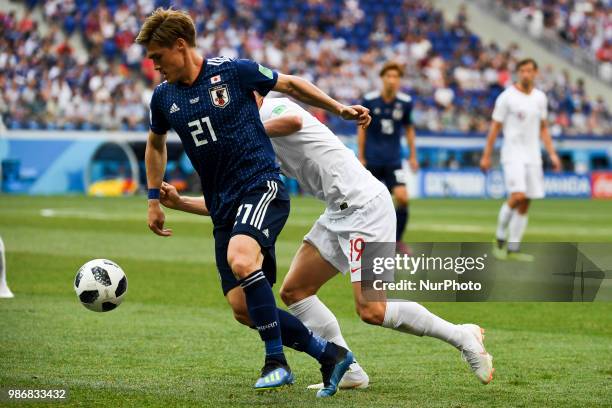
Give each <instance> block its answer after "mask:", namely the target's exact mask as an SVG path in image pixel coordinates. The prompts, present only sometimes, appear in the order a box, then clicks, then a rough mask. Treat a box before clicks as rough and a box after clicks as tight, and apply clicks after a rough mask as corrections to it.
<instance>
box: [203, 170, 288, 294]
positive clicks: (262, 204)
mask: <svg viewBox="0 0 612 408" xmlns="http://www.w3.org/2000/svg"><path fill="white" fill-rule="evenodd" d="M289 207H290V205H289V195H288V194H287V191H286V190H285V186H284V185H283V183H282V182H281V181H278V180H268V181H266V182H265V183H263V184H262V185H261V186H259V187H257V188H255V189H253V190H251V191H249V192H248V193H247V194H245V195H244V197H242V199H241V200H240V205H239V207H238V209H237V211H236V217H235V222H234V224H224V225H216V226H215V228H214V230H213V235H214V237H215V255H216V259H217V270H218V271H219V278H220V279H221V288H222V289H223V295H224V296H225V295H227V292H229V291H230V290H232V289H233V288H235V287H236V286H238V280H237V279H236V277H234V274H233V273H232V269H231V268H230V266H229V264H228V263H227V247H228V245H229V241H230V239H231V238H232V237H233V236H234V235H239V234H241V235H248V236H250V237H252V238H254V239H255V240H256V241H257V242H258V243H259V246H260V247H261V251H262V253H263V255H264V260H263V266H262V270H263V272H264V274H265V275H266V278H268V281H269V282H270V285H273V284H274V283H275V282H276V255H275V253H274V244H275V243H276V237H277V236H278V234H280V232H281V230H282V229H283V226H284V225H285V222H286V221H287V218H288V217H289ZM253 272H254V271H253Z"/></svg>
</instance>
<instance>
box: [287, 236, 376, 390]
mask: <svg viewBox="0 0 612 408" xmlns="http://www.w3.org/2000/svg"><path fill="white" fill-rule="evenodd" d="M337 274H338V270H336V269H335V268H334V267H333V266H332V265H331V264H330V263H329V262H327V261H326V260H324V259H323V258H322V257H321V255H320V253H319V251H318V250H317V249H316V248H315V247H314V246H313V245H311V244H310V243H308V242H304V243H302V245H301V246H300V248H299V249H298V251H297V253H296V255H295V257H294V258H293V261H292V262H291V267H290V268H289V273H288V274H287V276H286V277H285V280H284V281H283V284H282V287H281V290H280V296H281V299H282V300H283V302H284V303H285V304H286V305H287V307H289V310H290V311H291V313H292V314H293V315H294V316H296V317H297V318H298V319H300V320H301V321H302V323H304V325H306V327H308V328H309V329H310V330H312V331H313V332H314V333H316V334H318V335H319V336H321V337H323V338H324V339H325V340H328V341H331V342H333V343H335V344H338V345H339V346H342V347H344V348H346V349H349V347H348V345H347V344H346V341H345V340H344V337H342V333H341V331H340V325H339V324H338V320H337V319H336V316H334V314H333V313H332V312H331V310H329V309H328V308H327V306H325V304H324V303H323V302H321V300H320V299H319V298H318V297H317V295H316V294H317V292H318V291H319V289H320V288H321V286H323V285H324V284H325V283H326V282H327V281H329V280H330V279H331V278H333V277H334V276H336V275H337ZM368 384H369V378H368V375H367V374H366V373H365V371H364V370H363V369H362V368H361V366H359V364H358V363H357V362H355V363H353V364H351V366H350V369H349V371H347V372H346V374H345V375H344V376H343V377H342V381H340V384H339V386H340V388H365V387H367V386H368ZM322 386H323V384H315V385H312V386H309V388H315V389H316V388H322Z"/></svg>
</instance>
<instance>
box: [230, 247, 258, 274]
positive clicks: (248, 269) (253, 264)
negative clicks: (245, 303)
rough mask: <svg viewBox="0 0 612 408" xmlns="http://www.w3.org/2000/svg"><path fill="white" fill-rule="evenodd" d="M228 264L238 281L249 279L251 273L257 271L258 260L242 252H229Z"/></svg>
mask: <svg viewBox="0 0 612 408" xmlns="http://www.w3.org/2000/svg"><path fill="white" fill-rule="evenodd" d="M227 263H228V264H229V266H230V268H232V272H233V273H234V276H235V277H236V278H238V279H241V278H245V277H247V276H248V275H249V274H250V273H252V272H254V271H255V270H257V260H256V259H254V257H252V256H250V254H246V253H244V252H241V251H239V250H238V251H231V252H230V251H228V254H227Z"/></svg>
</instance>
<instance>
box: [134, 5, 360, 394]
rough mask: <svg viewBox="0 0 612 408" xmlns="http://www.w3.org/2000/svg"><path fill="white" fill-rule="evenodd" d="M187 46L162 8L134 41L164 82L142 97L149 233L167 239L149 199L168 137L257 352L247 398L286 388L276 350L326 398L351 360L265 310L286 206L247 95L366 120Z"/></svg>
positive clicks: (248, 64)
mask: <svg viewBox="0 0 612 408" xmlns="http://www.w3.org/2000/svg"><path fill="white" fill-rule="evenodd" d="M195 38H196V33H195V25H194V23H193V20H192V19H191V17H190V16H189V14H187V13H185V12H181V11H176V10H172V9H163V8H159V9H157V10H156V11H155V12H153V14H152V15H151V16H149V17H147V19H146V20H145V22H144V24H143V26H142V27H141V30H140V33H139V34H138V37H137V38H136V42H137V43H139V44H142V45H144V46H145V47H146V49H147V56H148V57H149V58H151V59H152V60H153V62H154V64H155V69H156V70H158V71H160V72H161V73H162V74H163V76H164V77H165V79H166V81H164V82H163V83H162V84H160V85H159V86H157V87H156V88H155V91H154V92H153V95H152V97H151V106H150V110H151V125H150V132H149V137H148V141H147V148H146V152H145V164H146V169H147V184H148V188H149V209H148V224H149V228H150V229H151V230H152V231H153V232H154V233H156V234H158V235H160V236H165V237H167V236H170V235H171V234H172V231H171V230H169V229H166V228H164V221H165V215H164V212H163V210H162V209H161V206H160V201H159V199H160V188H161V186H162V180H163V175H164V172H165V166H166V143H165V142H166V133H167V132H168V131H169V130H170V129H174V131H175V132H176V133H177V134H178V136H179V137H180V139H181V142H182V144H183V147H184V149H185V152H186V154H187V156H188V157H189V159H190V161H191V163H192V165H193V167H194V168H195V169H196V171H197V173H198V175H199V176H200V180H201V182H202V190H203V192H204V197H205V200H206V203H207V211H208V212H209V213H210V216H211V218H212V220H213V224H214V230H213V234H214V237H215V252H216V262H217V269H218V272H219V276H220V279H221V286H222V289H223V294H224V295H225V296H226V299H227V301H228V303H229V304H230V306H231V307H232V309H233V311H234V316H235V318H236V319H237V320H238V321H240V322H241V323H243V324H245V325H248V326H251V327H253V328H256V329H257V331H258V332H259V335H260V337H261V339H262V341H263V342H264V345H265V363H264V367H263V369H262V373H261V377H260V378H259V379H258V380H257V382H256V383H255V388H256V389H260V390H261V389H269V388H276V387H280V386H283V385H287V384H291V383H292V382H293V374H292V373H291V370H290V368H289V365H288V364H287V360H286V358H285V355H284V351H283V345H285V346H288V347H292V348H295V349H296V350H298V351H303V352H306V353H308V354H309V355H311V356H312V357H314V358H315V359H317V360H318V361H319V363H320V364H321V373H322V375H323V382H324V383H325V387H324V388H323V389H322V390H319V392H318V393H317V396H318V397H327V396H331V395H333V394H334V393H335V392H336V390H337V385H338V382H339V381H340V379H341V377H342V375H343V374H344V372H345V371H346V370H347V369H348V367H349V365H350V364H351V363H352V362H353V356H352V353H351V352H350V351H348V350H346V349H345V348H343V347H340V346H337V345H335V344H333V343H331V342H328V341H326V340H324V339H322V338H320V337H319V336H317V335H314V334H313V333H312V332H311V331H310V330H309V329H307V328H306V326H304V325H303V324H302V322H300V321H299V319H297V318H296V317H295V316H293V315H292V314H290V313H288V312H286V311H284V310H282V309H278V308H277V307H276V304H275V300H274V295H273V292H272V288H271V285H272V284H273V283H274V282H275V280H276V260H275V253H274V244H275V241H276V237H277V236H278V234H279V233H280V231H281V229H282V227H283V226H284V224H285V221H286V220H287V217H288V215H289V197H288V195H287V193H286V191H285V189H284V186H283V184H282V182H281V180H280V175H279V168H278V166H277V164H276V162H275V156H274V151H273V149H272V145H271V143H270V140H269V139H268V137H267V135H266V133H265V129H264V127H263V124H262V123H261V120H260V119H259V113H258V109H257V104H256V102H255V97H254V95H253V91H257V92H259V93H261V94H264V95H265V94H267V93H268V92H269V91H270V90H272V89H274V90H275V91H278V92H281V93H286V94H290V95H292V96H293V97H295V98H296V99H299V100H301V101H303V102H305V103H308V104H311V105H314V106H317V107H320V108H323V109H326V110H328V111H330V112H332V113H334V114H337V115H340V116H342V117H343V118H345V119H352V120H357V121H358V123H359V124H360V125H362V126H367V125H368V124H369V121H370V117H369V115H368V111H367V109H365V108H363V107H362V106H358V105H357V106H353V107H349V106H345V105H342V104H340V103H339V102H337V101H335V100H333V99H332V98H330V97H329V96H327V95H326V94H325V93H323V92H322V91H321V90H320V89H318V88H317V87H315V86H314V85H312V84H311V83H310V82H308V81H306V80H303V79H301V78H297V77H294V76H291V75H282V74H278V73H277V72H274V71H272V70H270V69H268V68H266V67H264V66H262V65H259V64H257V63H255V62H253V61H248V60H232V59H229V58H223V57H220V58H211V59H208V60H206V59H204V58H203V57H202V56H200V55H199V54H198V52H197V50H196V49H195Z"/></svg>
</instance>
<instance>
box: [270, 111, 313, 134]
mask: <svg viewBox="0 0 612 408" xmlns="http://www.w3.org/2000/svg"><path fill="white" fill-rule="evenodd" d="M303 124H304V121H303V119H302V117H301V116H300V115H283V116H279V117H276V118H272V119H268V120H266V121H265V122H264V123H263V125H264V128H265V129H266V133H267V134H268V136H269V137H283V136H289V135H292V134H294V133H297V132H299V131H300V130H301V129H302V126H303Z"/></svg>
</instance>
